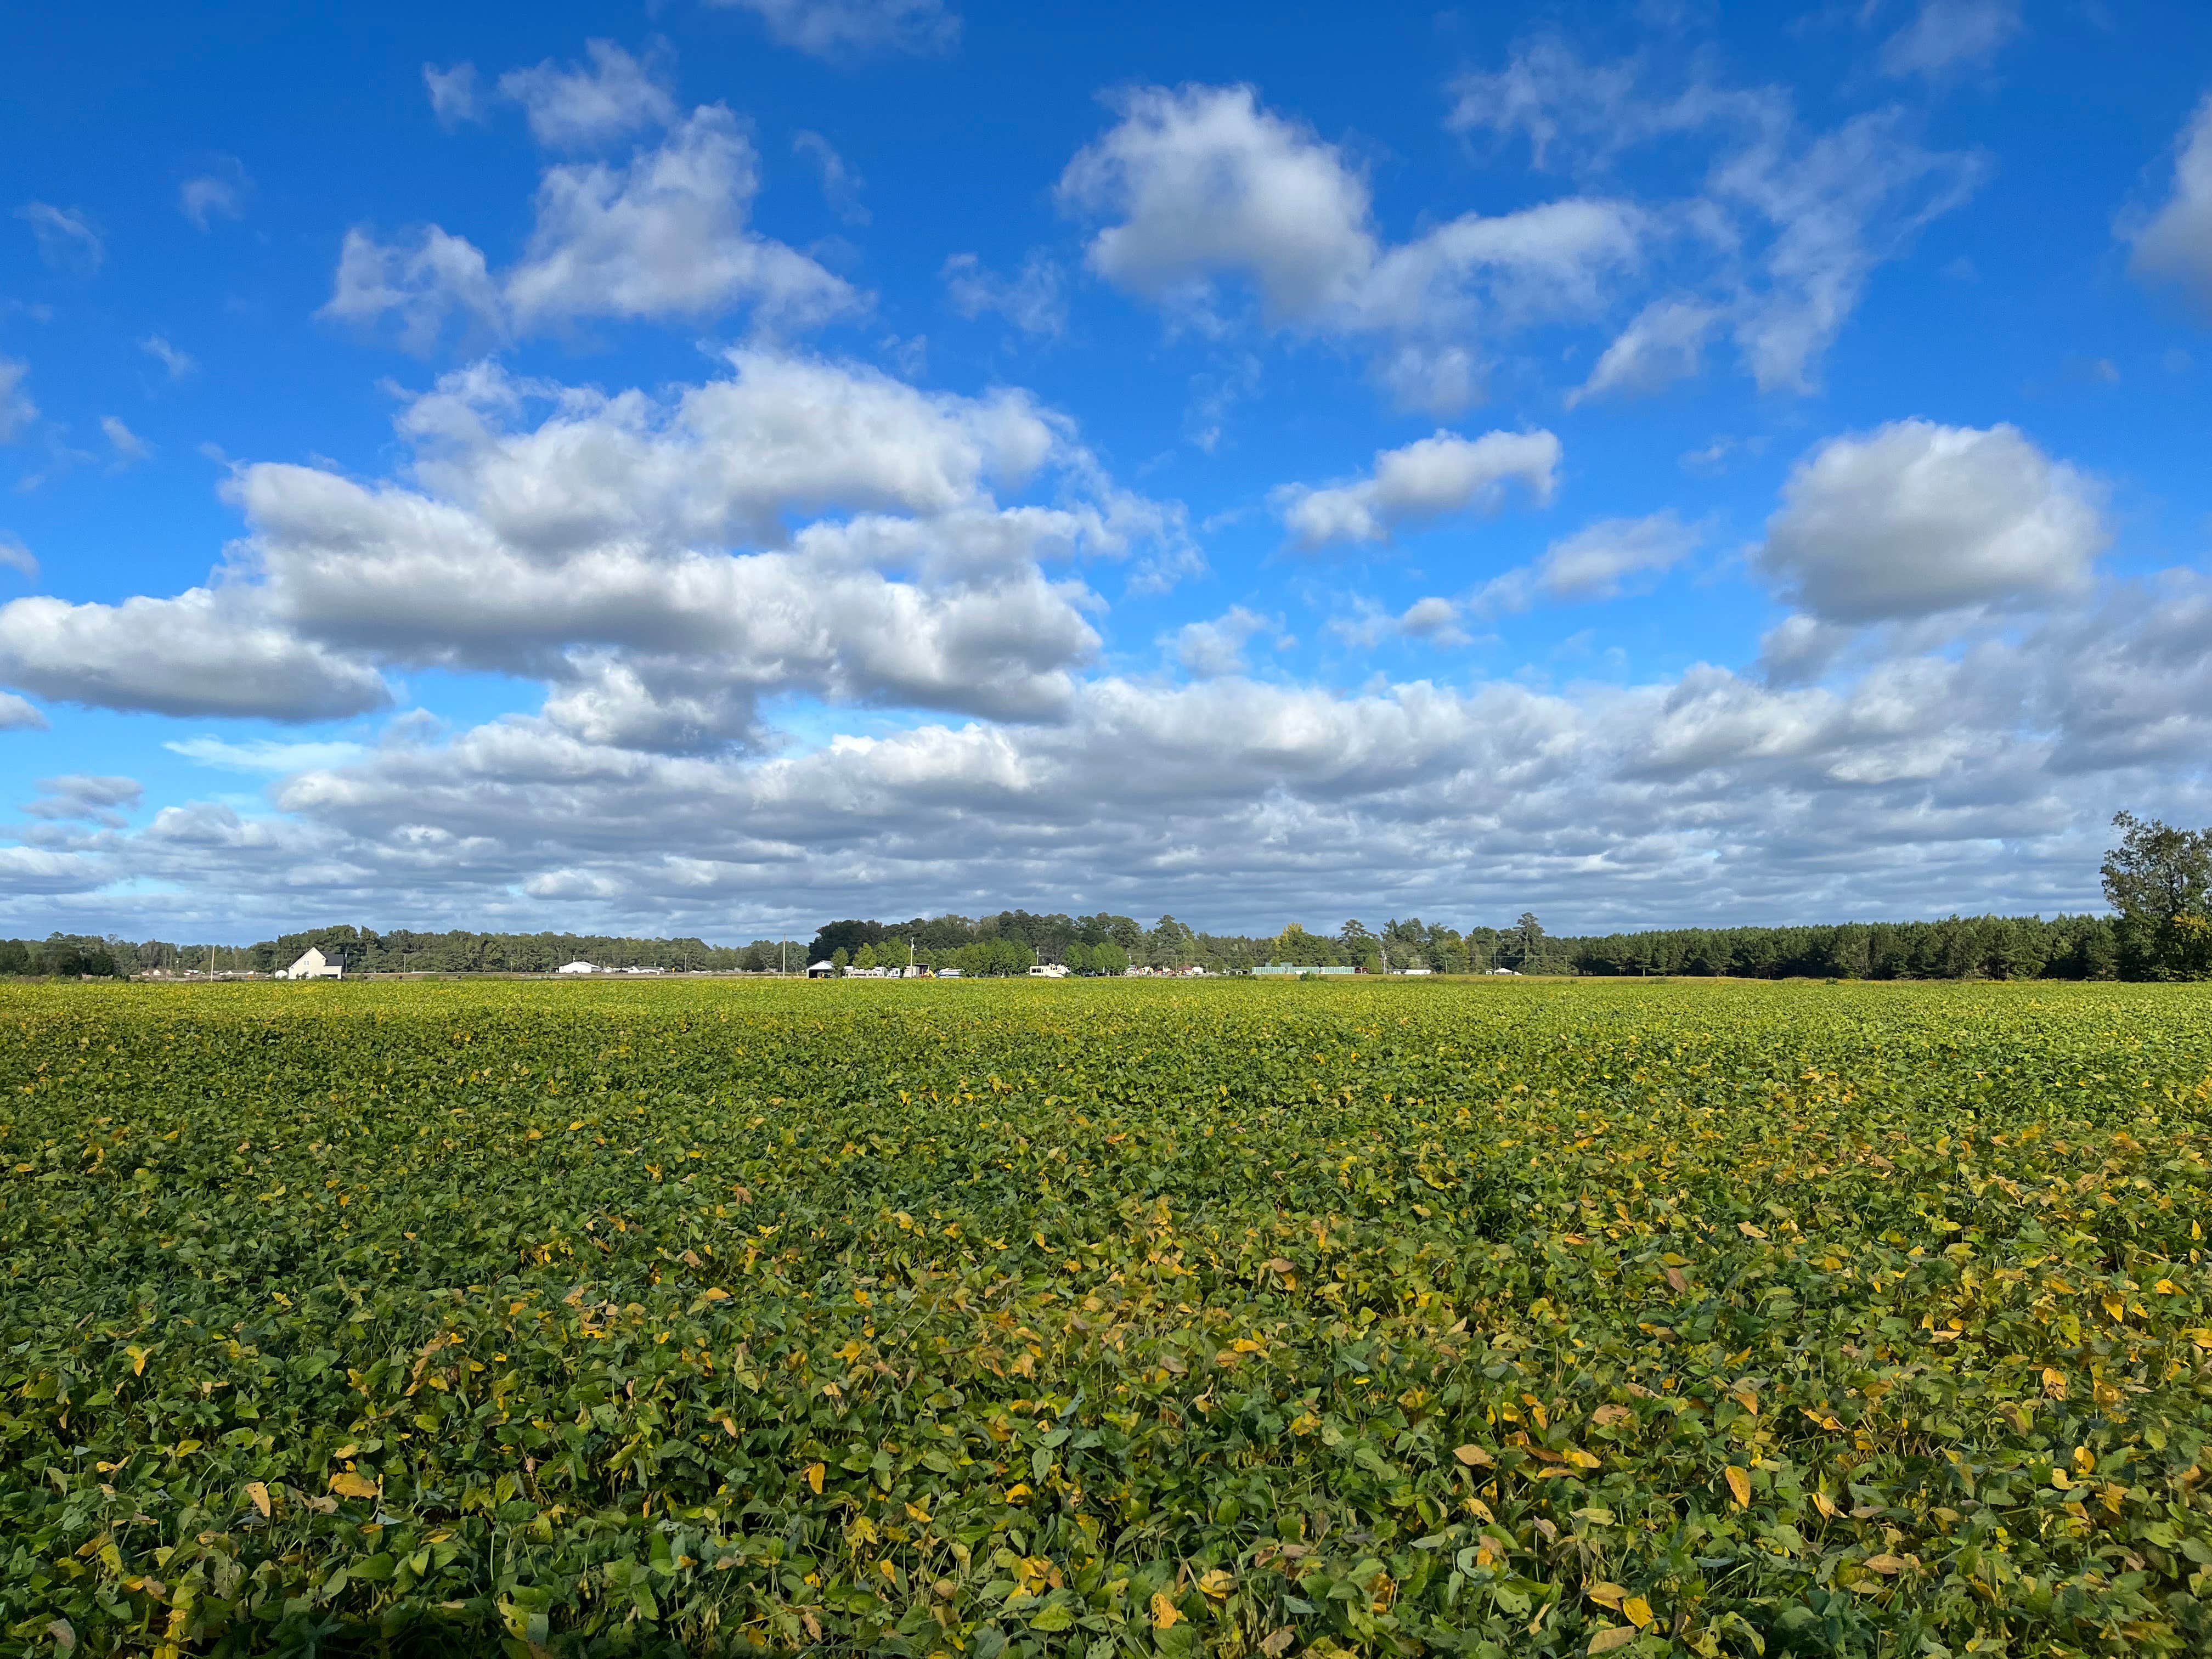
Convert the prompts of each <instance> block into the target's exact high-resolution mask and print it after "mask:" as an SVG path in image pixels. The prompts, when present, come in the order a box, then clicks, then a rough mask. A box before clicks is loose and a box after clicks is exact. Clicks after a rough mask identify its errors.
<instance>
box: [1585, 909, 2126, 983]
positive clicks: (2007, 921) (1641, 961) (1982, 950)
mask: <svg viewBox="0 0 2212 1659" xmlns="http://www.w3.org/2000/svg"><path fill="white" fill-rule="evenodd" d="M1564 942H1565V943H1567V944H1569V945H1571V947H1572V952H1573V955H1572V967H1573V971H1574V972H1576V973H1578V974H1596V975H1643V974H1686V975H1721V974H1725V975H1731V976H1733V977H1735V978H1738V979H1790V978H1798V977H1811V978H1816V979H2111V978H2112V977H2113V976H2114V975H2115V974H2116V972H2117V971H2118V929H2117V927H2115V925H2114V923H2113V921H2112V919H2111V918H2110V917H2107V916H2059V917H2057V918H2055V919H2053V920H2051V921H2045V920H2044V919H2043V918H2042V917H2040V916H1952V917H1949V918H1948V919H1947V920H1945V921H1876V922H1844V923H1842V924H1840V925H1838V926H1835V927H1682V928H1670V929H1666V930H1663V931H1661V932H1656V933H1609V934H1607V935H1606V936H1605V937H1603V938H1601V939H1573V940H1568V941H1564Z"/></svg>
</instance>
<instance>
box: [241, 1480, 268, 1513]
mask: <svg viewBox="0 0 2212 1659" xmlns="http://www.w3.org/2000/svg"><path fill="white" fill-rule="evenodd" d="M246 1496H247V1497H248V1498H252V1500H253V1507H254V1508H255V1509H257V1510H260V1511H261V1518H262V1519H263V1520H264V1521H266V1520H267V1519H268V1518H269V1488H268V1487H266V1486H264V1485H262V1484H261V1482H259V1481H258V1480H249V1481H247V1482H246Z"/></svg>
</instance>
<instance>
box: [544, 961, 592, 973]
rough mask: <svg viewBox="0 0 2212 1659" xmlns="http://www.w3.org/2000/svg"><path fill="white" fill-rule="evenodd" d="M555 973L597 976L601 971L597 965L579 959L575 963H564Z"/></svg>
mask: <svg viewBox="0 0 2212 1659" xmlns="http://www.w3.org/2000/svg"><path fill="white" fill-rule="evenodd" d="M553 971H554V972H555V973H556V974H596V973H598V972H599V964H598V963H591V962H585V961H583V960H581V959H580V958H579V959H578V960H577V961H574V962H564V963H562V964H561V965H560V966H559V967H558V968H556V969H554V970H553Z"/></svg>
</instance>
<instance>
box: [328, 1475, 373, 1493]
mask: <svg viewBox="0 0 2212 1659" xmlns="http://www.w3.org/2000/svg"><path fill="white" fill-rule="evenodd" d="M331 1491H332V1492H336V1493H337V1495H338V1496H339V1497H341V1498H374V1497H375V1496H376V1482H375V1481H374V1480H368V1479H366V1478H365V1477H363V1476H361V1475H358V1474H355V1473H354V1472H353V1471H352V1470H350V1469H344V1470H341V1471H340V1472H339V1473H337V1474H334V1475H332V1476H331Z"/></svg>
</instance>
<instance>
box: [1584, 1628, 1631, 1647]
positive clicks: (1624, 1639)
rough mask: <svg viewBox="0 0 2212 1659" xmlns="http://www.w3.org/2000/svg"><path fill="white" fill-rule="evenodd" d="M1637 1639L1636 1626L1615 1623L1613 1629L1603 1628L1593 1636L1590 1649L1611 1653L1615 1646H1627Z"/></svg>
mask: <svg viewBox="0 0 2212 1659" xmlns="http://www.w3.org/2000/svg"><path fill="white" fill-rule="evenodd" d="M1635 1639H1636V1626H1633V1625H1615V1626H1613V1628H1612V1629H1610V1630H1601V1631H1600V1632H1598V1633H1597V1634H1596V1635H1595V1636H1593V1637H1591V1638H1590V1644H1589V1650H1590V1651H1591V1652H1592V1653H1611V1652H1612V1651H1613V1650H1614V1649H1615V1648H1625V1647H1626V1646H1627V1645H1628V1644H1630V1643H1631V1642H1633V1641H1634V1640H1635Z"/></svg>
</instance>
